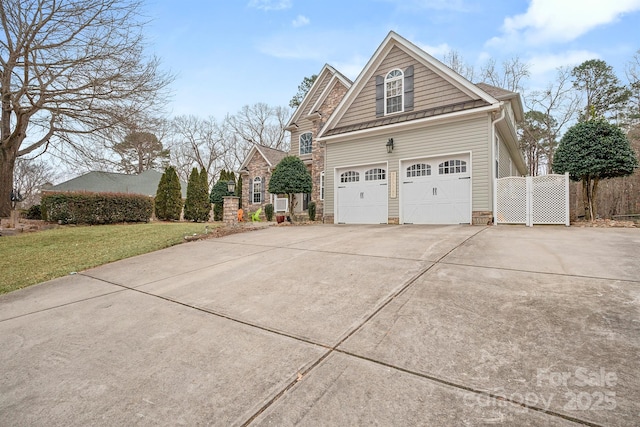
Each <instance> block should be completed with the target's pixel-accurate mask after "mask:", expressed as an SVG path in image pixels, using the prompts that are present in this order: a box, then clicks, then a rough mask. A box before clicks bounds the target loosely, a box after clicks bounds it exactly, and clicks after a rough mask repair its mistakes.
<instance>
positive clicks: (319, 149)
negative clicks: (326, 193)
mask: <svg viewBox="0 0 640 427" xmlns="http://www.w3.org/2000/svg"><path fill="white" fill-rule="evenodd" d="M346 93H347V88H346V87H344V86H343V85H342V84H341V83H337V82H336V84H335V85H334V87H333V88H332V89H331V91H330V92H329V95H327V98H326V99H325V100H324V102H323V103H322V105H321V106H320V108H319V109H318V112H319V113H320V116H321V117H320V118H319V119H316V120H314V121H313V128H312V131H311V132H312V134H313V138H314V140H313V145H312V149H311V158H312V160H311V180H312V186H313V188H312V190H311V200H312V201H314V202H316V219H317V220H319V219H322V218H323V217H324V201H323V200H320V180H321V174H322V172H323V171H324V164H325V162H324V159H325V151H326V150H325V143H324V142H322V143H321V142H318V141H317V140H316V139H315V138H316V136H317V135H318V133H319V132H320V129H322V127H323V126H324V124H325V123H326V121H327V120H328V119H329V116H331V114H332V113H333V110H335V109H336V107H337V106H338V104H339V103H340V101H342V98H344V95H345V94H346ZM323 221H324V222H326V220H323ZM331 222H333V218H331Z"/></svg>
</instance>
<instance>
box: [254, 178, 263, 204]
mask: <svg viewBox="0 0 640 427" xmlns="http://www.w3.org/2000/svg"><path fill="white" fill-rule="evenodd" d="M252 190H253V200H252V203H262V179H261V178H260V177H255V179H254V180H253V186H252Z"/></svg>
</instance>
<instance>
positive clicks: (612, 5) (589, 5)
mask: <svg viewBox="0 0 640 427" xmlns="http://www.w3.org/2000/svg"><path fill="white" fill-rule="evenodd" d="M638 10H640V0H562V1H558V0H531V2H530V4H529V8H528V9H527V11H526V12H525V13H523V14H520V15H515V16H510V17H507V18H505V20H504V23H503V26H502V32H503V35H502V36H500V37H494V38H493V39H491V40H490V41H489V42H488V43H487V44H488V45H505V44H506V45H511V46H517V45H519V44H521V43H526V44H528V45H540V44H544V43H551V42H556V43H563V42H568V41H571V40H575V39H576V38H578V37H580V36H581V35H583V34H585V33H587V32H589V31H591V30H593V29H594V28H597V27H599V26H602V25H606V24H609V23H612V22H615V21H617V20H618V19H620V17H621V16H622V15H624V14H626V13H632V12H636V11H638Z"/></svg>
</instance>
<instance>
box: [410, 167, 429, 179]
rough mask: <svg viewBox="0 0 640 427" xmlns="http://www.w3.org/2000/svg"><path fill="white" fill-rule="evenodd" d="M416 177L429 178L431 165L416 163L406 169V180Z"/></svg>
mask: <svg viewBox="0 0 640 427" xmlns="http://www.w3.org/2000/svg"><path fill="white" fill-rule="evenodd" d="M418 176H431V165H428V164H426V163H416V164H415V165H411V166H409V167H408V168H407V178H415V177H418Z"/></svg>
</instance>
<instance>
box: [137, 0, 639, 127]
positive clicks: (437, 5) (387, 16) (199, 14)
mask: <svg viewBox="0 0 640 427" xmlns="http://www.w3.org/2000/svg"><path fill="white" fill-rule="evenodd" d="M146 14H147V15H148V16H149V17H150V19H151V23H150V25H149V26H148V28H147V41H148V43H149V51H150V52H151V53H153V54H155V55H157V56H159V57H160V58H161V60H162V63H163V67H165V68H167V69H169V70H171V71H172V72H173V73H175V74H176V75H177V79H176V81H175V82H174V83H173V86H172V89H173V99H172V102H171V105H170V106H169V108H168V109H169V111H170V114H171V115H180V114H194V115H198V116H214V117H216V118H218V119H222V118H223V117H224V116H225V115H226V114H227V113H231V114H234V113H236V112H237V111H238V110H239V109H240V108H241V107H242V106H243V105H247V104H254V103H257V102H265V103H267V104H270V105H287V104H288V102H289V100H290V99H291V97H292V96H293V95H294V94H295V93H296V90H297V86H298V84H299V83H300V82H301V81H302V79H303V77H305V76H310V75H311V74H315V73H318V72H319V71H320V69H321V68H322V66H323V65H324V64H325V63H329V64H331V65H333V66H334V67H336V68H337V69H338V70H340V71H341V72H343V73H344V74H345V75H346V76H347V77H349V78H351V79H352V80H353V79H355V78H356V77H357V75H358V73H359V72H360V71H361V70H362V68H363V67H364V65H365V64H366V62H367V60H368V59H369V58H370V57H371V55H372V54H373V53H374V51H375V50H376V48H377V47H378V45H379V44H380V42H381V41H382V40H383V39H384V37H385V36H386V35H387V33H388V32H389V31H391V30H393V31H395V32H397V33H398V34H400V35H401V36H403V37H405V38H407V39H409V40H410V41H412V42H413V43H415V44H416V45H418V46H420V47H422V48H423V49H424V50H425V51H427V52H428V53H430V54H431V55H433V56H434V57H436V58H438V59H440V60H441V59H442V57H443V55H444V54H445V53H446V52H447V51H449V50H455V51H457V52H459V53H460V54H461V55H462V56H463V58H464V59H465V61H466V62H468V63H469V64H471V65H476V66H479V65H481V64H482V63H484V61H485V60H486V59H487V58H489V57H492V58H495V60H496V61H497V62H498V63H499V62H501V61H502V60H505V59H508V58H512V57H514V56H516V55H517V56H519V57H520V58H521V59H522V60H524V61H527V62H529V63H530V64H531V73H532V76H531V79H530V80H529V83H528V87H529V88H530V89H535V88H537V87H542V86H544V85H545V84H546V82H548V81H550V80H551V79H553V76H554V74H555V71H554V70H555V68H556V67H558V66H563V65H568V66H574V65H578V64H580V63H581V62H583V61H585V60H587V59H592V58H599V59H603V60H605V61H606V62H607V63H609V64H610V65H612V66H613V67H614V70H615V71H616V72H617V74H618V75H619V77H620V78H622V79H624V68H625V64H626V63H627V62H628V61H630V60H631V58H632V56H633V54H634V53H635V52H636V51H638V50H639V49H640V38H639V37H638V35H639V34H640V31H639V29H638V27H639V26H640V0H529V1H521V0H494V1H491V2H488V1H486V0H342V1H334V0H227V1H224V0H216V1H204V0H181V1H176V0H149V2H148V3H147V10H146Z"/></svg>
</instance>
